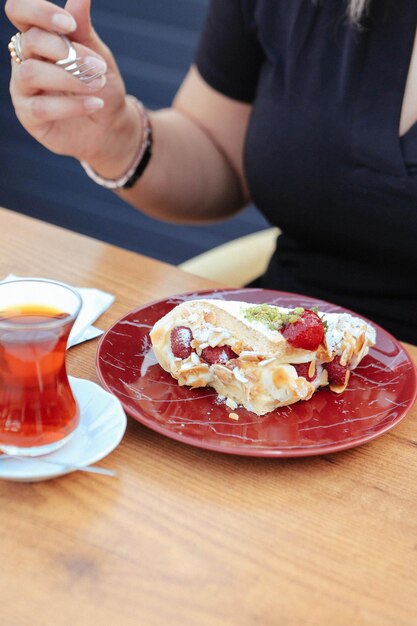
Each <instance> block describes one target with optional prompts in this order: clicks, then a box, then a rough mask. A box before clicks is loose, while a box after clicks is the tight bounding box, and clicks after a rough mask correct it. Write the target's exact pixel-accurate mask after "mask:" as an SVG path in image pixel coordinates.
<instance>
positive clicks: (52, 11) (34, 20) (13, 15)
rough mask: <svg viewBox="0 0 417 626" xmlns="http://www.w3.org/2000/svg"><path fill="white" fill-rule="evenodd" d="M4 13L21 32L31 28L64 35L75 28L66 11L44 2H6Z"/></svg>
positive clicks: (21, 0)
mask: <svg viewBox="0 0 417 626" xmlns="http://www.w3.org/2000/svg"><path fill="white" fill-rule="evenodd" d="M5 11H6V15H7V17H8V18H9V20H10V21H11V22H12V23H13V24H14V25H15V26H16V28H17V29H18V30H20V31H22V32H24V31H26V30H27V29H28V28H30V27H31V26H39V28H43V29H45V30H50V31H53V32H58V33H64V34H65V33H71V32H73V31H75V30H76V28H77V23H76V21H75V19H74V18H73V16H72V15H71V14H70V13H69V12H68V11H65V10H64V9H61V8H60V7H58V6H57V5H56V4H53V3H51V2H47V1H46V0H7V2H6V5H5Z"/></svg>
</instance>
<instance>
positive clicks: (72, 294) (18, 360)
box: [0, 278, 82, 456]
mask: <svg viewBox="0 0 417 626" xmlns="http://www.w3.org/2000/svg"><path fill="white" fill-rule="evenodd" d="M81 305H82V299H81V296H80V295H79V294H78V293H77V292H76V291H74V290H73V289H71V288H70V287H68V286H67V285H64V284H62V283H58V282H55V281H50V280H42V279H35V278H34V279H21V280H13V281H10V282H3V283H0V451H3V452H4V453H6V454H13V455H25V456H37V455H42V454H48V453H50V452H53V451H54V450H57V449H58V448H60V447H61V446H63V445H64V444H66V443H67V441H68V440H69V439H70V438H71V436H72V435H73V433H74V431H75V429H76V427H77V425H78V423H79V418H80V416H79V409H78V405H77V402H76V400H75V398H74V395H73V393H72V390H71V387H70V384H69V381H68V376H67V372H66V367H65V354H66V346H67V341H68V336H69V334H70V331H71V328H72V326H73V324H74V322H75V320H76V318H77V315H78V313H79V311H80V309H81Z"/></svg>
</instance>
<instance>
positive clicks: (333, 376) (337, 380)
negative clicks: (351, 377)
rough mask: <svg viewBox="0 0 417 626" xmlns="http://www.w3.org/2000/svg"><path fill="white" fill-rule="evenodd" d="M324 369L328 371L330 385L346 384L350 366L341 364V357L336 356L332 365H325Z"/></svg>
mask: <svg viewBox="0 0 417 626" xmlns="http://www.w3.org/2000/svg"><path fill="white" fill-rule="evenodd" d="M323 367H324V368H325V369H326V370H327V374H328V376H329V383H330V384H332V383H333V384H334V385H344V384H345V383H346V374H347V371H348V366H347V365H341V364H340V356H335V358H334V359H333V361H331V362H330V363H324V364H323Z"/></svg>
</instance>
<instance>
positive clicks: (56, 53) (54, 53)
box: [20, 26, 107, 72]
mask: <svg viewBox="0 0 417 626" xmlns="http://www.w3.org/2000/svg"><path fill="white" fill-rule="evenodd" d="M20 43H21V50H22V54H23V57H24V58H25V59H30V58H38V59H48V60H50V61H54V62H56V61H59V60H61V59H66V58H67V56H68V45H67V43H66V42H65V41H64V39H63V38H62V37H59V36H58V35H56V34H54V33H49V32H47V31H45V30H42V29H41V28H37V27H36V26H34V27H32V28H30V29H29V30H27V31H26V32H25V33H24V34H23V35H22V36H21V39H20ZM72 45H73V46H74V47H75V50H76V53H77V57H81V58H82V59H83V58H85V57H87V56H93V58H94V61H95V62H96V63H97V64H98V65H99V66H100V70H97V71H101V72H105V71H106V70H107V65H106V62H105V61H104V59H102V58H99V57H98V55H97V53H95V52H92V50H90V49H89V48H86V47H85V46H82V45H81V44H74V43H73V42H72ZM96 55H97V56H96Z"/></svg>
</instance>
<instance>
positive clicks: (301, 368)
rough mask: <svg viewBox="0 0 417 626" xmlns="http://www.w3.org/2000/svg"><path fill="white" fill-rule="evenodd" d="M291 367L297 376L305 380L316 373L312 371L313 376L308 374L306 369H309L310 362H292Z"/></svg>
mask: <svg viewBox="0 0 417 626" xmlns="http://www.w3.org/2000/svg"><path fill="white" fill-rule="evenodd" d="M293 367H295V369H296V370H297V374H298V376H303V377H304V378H305V379H306V380H308V381H312V380H314V377H315V375H316V371H314V375H313V376H309V375H308V370H309V369H310V363H293Z"/></svg>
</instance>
